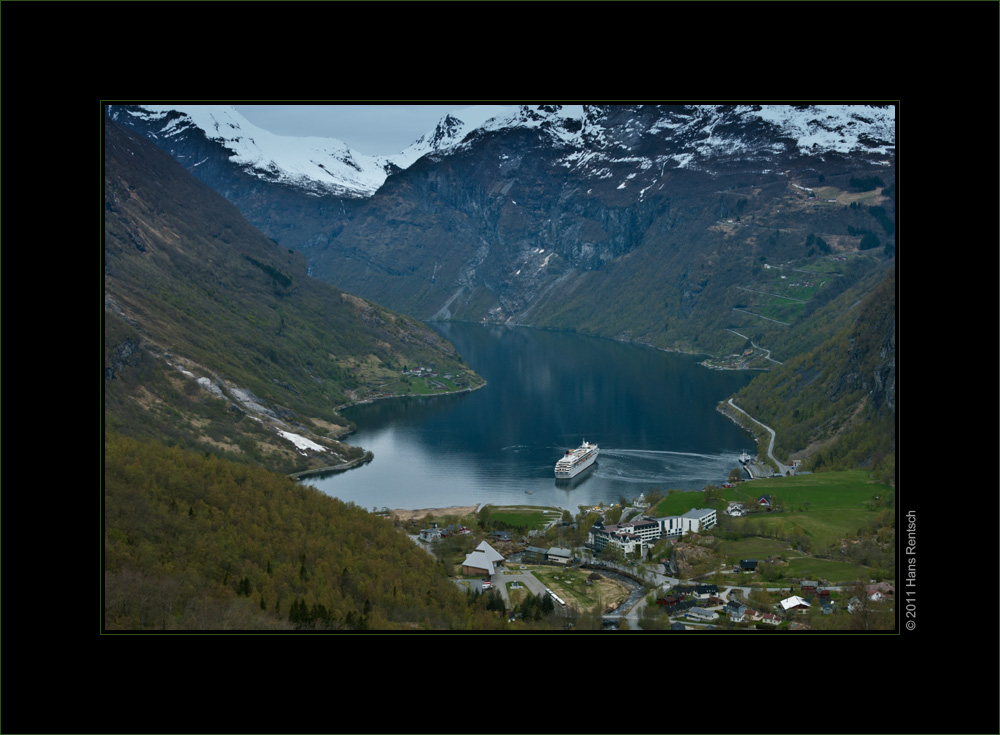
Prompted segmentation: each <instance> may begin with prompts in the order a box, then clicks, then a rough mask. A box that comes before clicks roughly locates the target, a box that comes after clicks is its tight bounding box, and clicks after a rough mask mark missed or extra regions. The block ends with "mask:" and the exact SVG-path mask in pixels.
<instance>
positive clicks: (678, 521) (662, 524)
mask: <svg viewBox="0 0 1000 735" xmlns="http://www.w3.org/2000/svg"><path fill="white" fill-rule="evenodd" d="M717 522H718V519H717V517H716V513H715V511H714V510H712V509H711V508H694V509H692V510H689V511H688V512H687V513H685V514H684V515H680V516H665V517H663V518H648V517H646V516H643V517H641V518H639V519H638V520H633V521H628V522H626V523H619V524H617V525H612V526H604V525H602V524H600V523H595V524H594V526H593V527H592V528H591V529H590V533H589V535H588V538H587V542H588V543H589V544H590V545H591V546H592V547H593V548H594V549H595V550H596V551H600V550H601V549H603V548H605V547H606V546H608V544H612V545H614V546H617V547H618V548H619V549H621V550H622V553H623V554H631V553H633V552H635V551H638V552H639V555H640V556H643V555H645V552H646V549H647V548H648V547H650V546H652V545H653V544H655V543H656V541H657V540H659V539H661V538H669V537H676V536H682V535H684V534H685V533H688V532H692V533H700V532H701V531H705V530H707V529H709V528H712V527H713V526H715V525H716V523H717Z"/></svg>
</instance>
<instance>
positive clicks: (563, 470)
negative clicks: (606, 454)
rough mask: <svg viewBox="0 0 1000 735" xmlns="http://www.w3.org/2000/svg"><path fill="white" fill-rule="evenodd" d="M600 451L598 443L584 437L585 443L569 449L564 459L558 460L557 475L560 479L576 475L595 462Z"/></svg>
mask: <svg viewBox="0 0 1000 735" xmlns="http://www.w3.org/2000/svg"><path fill="white" fill-rule="evenodd" d="M599 451H600V449H598V448H597V445H596V444H591V443H589V442H588V441H587V440H586V439H584V440H583V444H581V445H580V446H579V447H578V448H576V449H573V450H568V451H567V452H566V454H564V455H563V457H562V459H560V460H559V461H558V462H556V477H557V478H559V479H560V480H564V479H568V478H570V477H576V476H577V475H579V474H580V473H581V472H583V471H584V470H585V469H587V468H588V467H590V465H592V464H594V460H595V459H597V453H598V452H599Z"/></svg>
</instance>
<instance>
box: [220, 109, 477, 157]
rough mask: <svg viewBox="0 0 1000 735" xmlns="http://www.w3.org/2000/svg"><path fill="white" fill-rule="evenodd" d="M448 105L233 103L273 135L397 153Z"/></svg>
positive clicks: (434, 122)
mask: <svg viewBox="0 0 1000 735" xmlns="http://www.w3.org/2000/svg"><path fill="white" fill-rule="evenodd" d="M469 106H470V105H469V103H464V104H450V105H394V104H380V105H337V104H331V105H236V109H237V110H239V111H240V113H241V114H242V115H243V116H244V117H245V118H246V119H247V120H249V121H250V122H252V123H253V124H254V125H256V126H257V127H259V128H263V129H264V130H267V131H269V132H272V133H275V134H276V135H292V136H308V135H316V136H320V137H323V138H337V139H338V140H341V141H343V142H344V143H346V144H347V145H348V146H349V147H350V148H353V149H354V150H356V151H360V152H361V153H367V154H369V155H392V154H395V153H399V152H400V151H402V150H403V149H404V148H406V147H407V146H408V145H410V144H411V143H412V142H413V141H415V140H416V139H417V138H419V137H420V136H421V135H423V134H424V133H428V132H430V131H431V130H433V129H434V126H435V125H437V123H438V121H439V120H440V119H441V118H442V117H444V115H445V114H446V113H448V112H455V111H457V110H462V109H465V108H468V107H469Z"/></svg>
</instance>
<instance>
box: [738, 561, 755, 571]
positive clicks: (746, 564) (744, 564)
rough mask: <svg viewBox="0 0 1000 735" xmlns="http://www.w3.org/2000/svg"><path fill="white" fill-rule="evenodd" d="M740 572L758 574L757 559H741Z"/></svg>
mask: <svg viewBox="0 0 1000 735" xmlns="http://www.w3.org/2000/svg"><path fill="white" fill-rule="evenodd" d="M740 571H741V572H756V571H757V560H756V559H740Z"/></svg>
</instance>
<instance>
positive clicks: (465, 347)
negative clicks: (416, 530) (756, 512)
mask: <svg viewBox="0 0 1000 735" xmlns="http://www.w3.org/2000/svg"><path fill="white" fill-rule="evenodd" d="M431 326H433V327H434V329H436V330H437V331H438V332H439V333H440V334H441V335H442V336H443V337H445V338H446V339H447V340H449V341H450V342H451V343H452V344H453V345H455V347H456V348H457V349H458V351H459V352H460V353H461V354H462V356H463V358H464V359H465V361H466V363H467V364H468V365H469V367H471V368H472V369H474V370H475V371H476V372H477V373H479V374H480V375H482V376H483V377H484V378H485V379H486V381H487V385H486V386H485V387H484V388H481V389H479V390H476V391H472V392H469V393H462V394H457V395H448V396H435V397H428V398H394V399H388V400H382V401H376V402H374V403H370V404H366V405H362V406H355V407H352V408H351V409H348V410H347V411H345V412H344V415H345V416H347V417H348V418H350V419H351V420H353V421H354V422H355V423H356V424H357V427H358V430H357V432H356V433H355V434H353V435H351V436H350V437H349V438H348V440H347V441H348V442H349V443H351V444H355V445H357V446H361V447H364V448H365V449H368V450H370V451H372V452H373V453H374V455H375V459H374V460H373V461H372V462H370V463H369V464H367V465H364V466H362V467H359V468H356V469H353V470H349V471H347V472H342V473H337V474H331V475H327V476H324V477H312V478H309V479H308V480H305V482H308V483H309V484H311V485H314V486H316V487H318V488H319V489H320V490H322V491H323V492H325V493H327V494H329V495H333V496H335V497H338V498H340V499H341V500H345V501H350V502H353V503H355V504H357V505H359V506H361V507H365V508H369V509H371V508H383V507H388V508H407V509H419V508H441V507H448V506H461V505H464V506H468V505H476V504H479V503H492V504H510V503H517V504H528V505H554V506H557V507H560V508H566V509H568V510H570V511H571V512H573V513H576V512H577V510H578V506H580V505H595V504H597V503H598V502H604V503H605V504H608V503H613V502H618V500H619V498H621V497H625V498H628V499H632V498H635V497H637V496H638V495H639V494H640V493H641V492H648V491H649V490H650V489H652V488H659V489H660V490H662V491H663V492H666V491H667V490H669V489H671V488H677V489H681V490H701V489H702V488H704V486H705V485H707V484H709V483H714V484H716V485H721V484H722V483H724V482H726V481H727V480H728V477H729V473H730V472H731V471H732V470H733V469H734V468H736V467H738V466H739V463H738V459H737V458H738V456H739V454H740V452H741V451H744V450H749V449H752V447H753V442H752V440H751V438H750V437H749V436H748V435H747V434H745V433H744V432H743V431H742V430H741V429H739V427H737V426H736V425H735V424H734V423H732V422H731V421H730V420H729V419H727V418H725V417H724V416H722V414H720V413H719V412H718V411H716V404H717V403H718V402H719V401H720V400H723V399H725V398H726V397H728V396H729V395H731V394H732V393H734V392H736V391H737V390H739V389H740V388H741V387H743V386H744V385H746V383H747V382H749V380H750V377H751V376H750V375H749V374H748V373H746V372H735V371H721V370H709V369H707V368H704V367H702V366H700V365H699V364H698V361H699V358H695V357H693V356H690V355H678V354H672V353H666V352H661V351H659V350H655V349H652V348H649V347H643V346H638V345H631V344H624V343H619V342H615V341H613V340H606V339H599V338H595V337H586V336H581V335H578V334H571V333H564V332H550V331H544V330H538V329H531V328H525V327H503V326H484V325H480V324H468V323H459V322H439V323H434V324H432V325H431ZM585 439H586V440H587V441H590V442H595V443H597V444H599V445H600V448H601V453H600V456H599V457H598V459H597V463H596V464H595V465H594V466H592V467H591V468H589V469H587V470H585V471H584V472H583V473H581V474H580V475H578V476H577V477H575V478H573V479H572V480H569V481H565V480H560V481H557V480H556V479H555V476H554V474H553V467H554V465H555V463H556V460H558V459H559V457H560V456H562V454H563V452H564V451H565V450H567V449H574V448H576V447H578V446H579V445H580V444H581V443H582V442H583V440H585Z"/></svg>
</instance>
